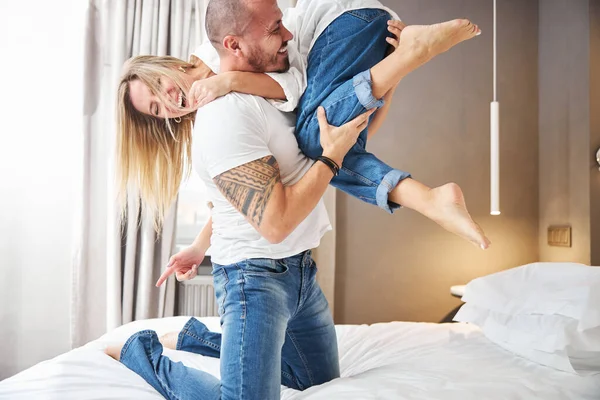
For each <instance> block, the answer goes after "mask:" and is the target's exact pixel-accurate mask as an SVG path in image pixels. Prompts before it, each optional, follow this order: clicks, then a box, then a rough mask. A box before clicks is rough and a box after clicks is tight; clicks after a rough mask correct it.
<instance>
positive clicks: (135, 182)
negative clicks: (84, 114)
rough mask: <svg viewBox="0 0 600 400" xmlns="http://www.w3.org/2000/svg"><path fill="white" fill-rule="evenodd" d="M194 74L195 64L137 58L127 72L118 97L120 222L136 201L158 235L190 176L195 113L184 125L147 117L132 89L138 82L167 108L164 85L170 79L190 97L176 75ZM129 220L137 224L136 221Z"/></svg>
mask: <svg viewBox="0 0 600 400" xmlns="http://www.w3.org/2000/svg"><path fill="white" fill-rule="evenodd" d="M193 61H194V60H192V62H193ZM190 68H194V64H191V63H187V62H185V61H182V60H180V59H178V58H175V57H169V56H137V57H133V58H131V59H129V60H128V61H127V62H126V63H125V65H124V66H123V74H122V76H121V81H120V83H119V88H118V92H117V93H118V94H117V140H116V145H117V149H116V161H117V163H116V179H117V188H118V202H119V205H120V211H121V213H120V215H121V221H123V220H124V218H125V216H126V211H127V200H128V198H129V201H131V200H132V199H134V200H135V201H137V202H141V210H142V215H143V216H144V217H149V218H152V220H153V223H154V228H155V230H156V231H157V232H159V231H160V229H161V227H162V225H163V222H164V219H165V214H166V213H167V211H168V210H169V208H170V207H171V205H172V204H173V202H174V201H175V199H176V198H177V193H178V191H179V187H180V185H181V182H182V179H183V178H184V176H185V177H186V178H187V177H188V176H189V174H190V172H191V144H192V124H193V122H194V114H193V113H192V111H194V110H191V109H190V110H189V111H190V113H189V114H187V115H185V116H184V117H181V120H180V121H179V119H177V120H173V119H172V120H169V119H167V118H160V117H155V116H151V115H146V114H143V113H141V112H139V111H137V110H136V109H135V107H134V106H133V104H132V102H131V93H130V83H131V82H132V81H134V80H139V81H140V82H142V83H143V84H145V85H146V86H147V87H148V88H149V89H150V91H151V92H152V93H153V94H154V95H156V96H158V97H159V98H160V100H161V102H162V103H163V104H168V102H169V99H168V98H167V97H166V96H165V95H164V94H163V93H162V90H161V88H160V84H159V83H160V81H159V79H160V78H161V77H164V76H166V77H168V78H170V79H171V80H172V81H173V82H175V83H176V84H177V85H178V86H179V87H180V88H181V89H182V90H183V91H184V93H187V92H188V90H189V87H188V86H189V85H187V84H186V82H185V81H184V79H181V77H180V75H179V74H178V72H177V71H178V70H183V71H185V70H187V69H190ZM184 111H185V109H184ZM177 121H179V123H177ZM136 209H137V207H136ZM129 217H130V218H136V219H137V216H129Z"/></svg>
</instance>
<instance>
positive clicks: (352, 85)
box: [296, 9, 410, 213]
mask: <svg viewBox="0 0 600 400" xmlns="http://www.w3.org/2000/svg"><path fill="white" fill-rule="evenodd" d="M390 19H391V17H390V15H389V14H388V13H387V12H386V11H383V10H379V9H360V10H354V11H348V12H346V13H344V14H342V15H341V16H340V17H338V18H337V19H336V20H335V21H334V22H332V23H331V24H330V25H329V26H328V27H327V29H325V31H323V33H322V34H321V36H319V38H318V39H317V41H316V42H315V44H314V46H313V48H312V49H311V51H310V54H309V56H308V86H307V88H306V91H305V92H304V95H303V96H302V98H301V99H300V104H299V106H298V120H297V123H296V137H297V139H298V144H299V145H300V149H301V150H302V152H303V153H304V154H306V155H307V156H308V157H310V158H313V159H316V158H317V157H318V156H320V155H321V154H322V153H323V149H322V148H321V143H320V131H319V122H318V120H317V108H318V106H323V107H324V108H325V112H326V114H327V120H328V122H329V123H330V124H331V125H335V126H340V125H343V124H344V123H346V122H348V121H350V120H352V119H354V118H355V117H357V116H358V115H360V114H362V113H364V112H365V111H367V110H368V109H371V108H374V107H381V106H382V105H383V101H381V100H378V99H376V98H374V97H373V94H372V92H371V73H370V71H369V70H370V69H371V68H372V67H373V66H374V65H375V64H377V63H379V62H380V61H381V60H383V59H384V58H385V56H386V51H387V49H388V43H387V42H386V40H385V38H386V37H387V36H389V32H388V30H387V27H388V25H387V21H388V20H390ZM367 130H368V128H365V130H364V131H362V132H361V134H360V136H359V138H358V141H357V143H356V144H355V145H354V147H352V149H350V151H349V152H348V154H347V155H346V157H345V158H344V162H343V164H342V168H341V170H340V174H339V175H338V176H336V177H334V178H333V180H332V181H331V184H332V185H333V186H335V187H336V188H338V189H340V190H343V191H344V192H346V193H348V194H350V195H352V196H354V197H357V198H359V199H361V200H363V201H365V202H367V203H370V204H375V205H377V206H379V207H381V208H382V209H384V210H386V211H388V212H390V213H391V212H393V210H395V209H396V208H398V206H399V205H398V204H395V203H393V202H390V201H389V200H388V194H389V192H391V191H392V190H393V189H394V188H395V187H396V186H397V185H398V183H399V182H400V181H401V180H403V179H405V178H408V177H410V174H408V173H407V172H403V171H399V170H397V169H393V168H392V167H390V166H388V165H387V164H385V163H384V162H383V161H381V160H379V159H378V158H377V157H375V156H374V155H373V154H371V153H368V152H367V151H366V144H367Z"/></svg>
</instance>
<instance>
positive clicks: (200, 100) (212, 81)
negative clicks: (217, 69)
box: [188, 73, 231, 109]
mask: <svg viewBox="0 0 600 400" xmlns="http://www.w3.org/2000/svg"><path fill="white" fill-rule="evenodd" d="M229 92H231V79H229V76H228V75H227V73H223V74H220V75H214V76H211V77H208V78H204V79H200V80H198V81H195V82H194V83H193V84H192V87H191V88H190V91H189V93H188V99H189V100H190V106H191V107H193V108H195V109H198V108H200V107H203V106H205V105H207V104H208V103H210V102H211V101H213V100H215V99H217V98H219V97H221V96H225V95H226V94H228V93H229Z"/></svg>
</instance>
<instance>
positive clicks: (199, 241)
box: [192, 217, 212, 254]
mask: <svg viewBox="0 0 600 400" xmlns="http://www.w3.org/2000/svg"><path fill="white" fill-rule="evenodd" d="M211 236H212V217H211V218H209V219H208V221H207V222H206V225H204V228H202V230H201V231H200V233H199V234H198V236H196V239H194V242H193V243H192V246H194V248H196V250H198V251H199V252H202V253H203V254H206V250H208V248H209V247H210V237H211Z"/></svg>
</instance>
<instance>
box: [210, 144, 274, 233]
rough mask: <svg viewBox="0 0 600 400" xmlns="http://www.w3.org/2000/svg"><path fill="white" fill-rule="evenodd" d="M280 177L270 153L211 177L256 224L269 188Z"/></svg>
mask: <svg viewBox="0 0 600 400" xmlns="http://www.w3.org/2000/svg"><path fill="white" fill-rule="evenodd" d="M280 180H281V177H280V175H279V165H278V164H277V160H276V159H275V157H273V156H267V157H263V158H261V159H258V160H254V161H251V162H249V163H246V164H244V165H241V166H239V167H237V168H234V169H231V170H229V171H226V172H223V173H222V174H221V175H218V176H216V177H215V178H214V182H215V184H216V185H217V187H218V188H219V190H220V191H221V193H223V196H225V198H226V199H227V200H228V201H229V202H230V203H231V204H232V205H233V206H234V207H235V208H236V209H237V210H238V211H239V212H241V213H242V214H244V215H245V216H246V217H248V218H250V220H251V221H252V222H253V223H254V224H255V225H256V226H260V224H261V222H262V217H263V214H264V211H265V208H266V207H267V203H268V202H269V199H270V197H271V194H272V193H273V188H274V187H275V185H276V184H277V183H279V182H280Z"/></svg>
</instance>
